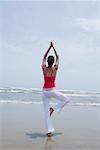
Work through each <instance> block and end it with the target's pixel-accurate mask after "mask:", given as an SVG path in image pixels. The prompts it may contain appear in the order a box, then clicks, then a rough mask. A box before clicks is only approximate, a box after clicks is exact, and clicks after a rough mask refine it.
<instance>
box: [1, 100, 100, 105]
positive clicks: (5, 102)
mask: <svg viewBox="0 0 100 150" xmlns="http://www.w3.org/2000/svg"><path fill="white" fill-rule="evenodd" d="M0 103H1V104H37V105H40V104H42V101H22V100H20V101H17V100H0ZM50 104H52V105H56V103H54V102H51V103H50ZM67 105H69V106H92V107H100V103H92V102H90V103H69V104H67Z"/></svg>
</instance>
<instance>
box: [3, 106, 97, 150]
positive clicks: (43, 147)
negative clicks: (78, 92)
mask: <svg viewBox="0 0 100 150" xmlns="http://www.w3.org/2000/svg"><path fill="white" fill-rule="evenodd" d="M52 119H53V123H54V126H55V132H54V135H53V137H52V138H47V137H46V135H45V134H46V130H45V124H44V112H43V106H42V104H41V105H37V104H29V105H26V104H0V150H100V108H99V107H88V106H66V107H65V108H64V109H63V111H62V112H61V113H60V114H57V113H54V114H53V116H52Z"/></svg>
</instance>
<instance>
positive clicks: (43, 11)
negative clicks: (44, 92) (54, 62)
mask: <svg viewBox="0 0 100 150" xmlns="http://www.w3.org/2000/svg"><path fill="white" fill-rule="evenodd" d="M51 40H53V42H54V46H55V48H56V50H57V52H58V54H59V57H60V64H59V69H58V73H57V79H56V85H57V88H58V89H66V90H93V91H99V90H100V2H99V1H60V0H59V1H0V87H25V88H42V86H43V74H42V69H41V62H42V58H43V55H44V53H45V52H46V50H47V48H48V47H49V43H50V41H51ZM50 54H54V53H53V50H51V52H50Z"/></svg>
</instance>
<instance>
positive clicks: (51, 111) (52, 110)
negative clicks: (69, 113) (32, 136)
mask: <svg viewBox="0 0 100 150" xmlns="http://www.w3.org/2000/svg"><path fill="white" fill-rule="evenodd" d="M49 111H50V116H51V115H52V113H53V112H54V109H53V108H52V107H50V109H49Z"/></svg>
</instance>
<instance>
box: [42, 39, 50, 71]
mask: <svg viewBox="0 0 100 150" xmlns="http://www.w3.org/2000/svg"><path fill="white" fill-rule="evenodd" d="M51 47H52V46H51V42H50V46H49V48H48V49H47V51H46V53H45V54H44V57H43V60H42V69H44V67H46V58H47V55H48V53H49V51H50V49H51Z"/></svg>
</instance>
